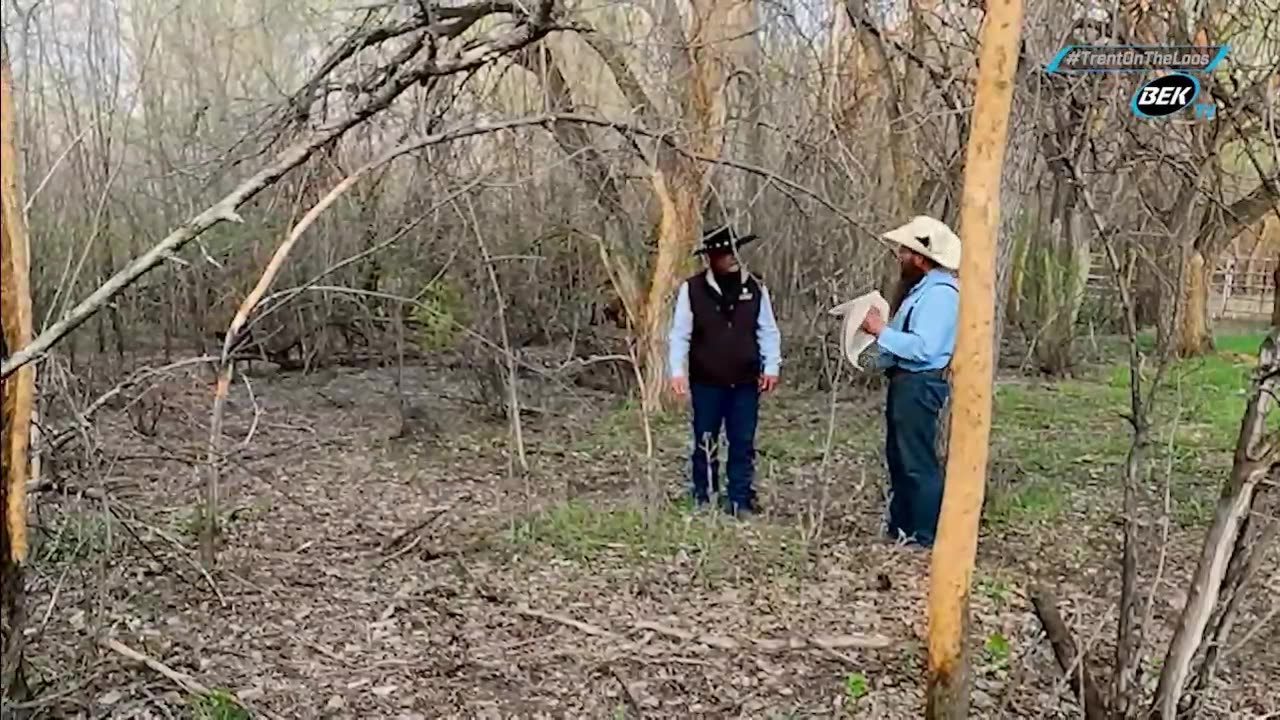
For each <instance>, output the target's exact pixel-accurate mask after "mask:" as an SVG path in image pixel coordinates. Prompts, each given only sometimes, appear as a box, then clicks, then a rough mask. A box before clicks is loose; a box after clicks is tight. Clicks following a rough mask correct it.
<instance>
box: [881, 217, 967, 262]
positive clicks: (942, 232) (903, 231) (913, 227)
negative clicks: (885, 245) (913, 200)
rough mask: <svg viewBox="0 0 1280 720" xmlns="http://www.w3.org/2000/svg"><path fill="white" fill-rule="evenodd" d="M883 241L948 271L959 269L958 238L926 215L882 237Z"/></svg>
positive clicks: (944, 226) (915, 218)
mask: <svg viewBox="0 0 1280 720" xmlns="http://www.w3.org/2000/svg"><path fill="white" fill-rule="evenodd" d="M881 237H883V238H884V239H885V240H888V241H889V242H892V243H897V244H898V245H901V246H902V247H905V248H907V249H908V250H913V251H915V252H917V253H920V254H921V255H923V256H925V257H927V258H929V259H930V260H932V261H934V262H936V263H938V264H939V265H941V266H942V267H944V268H946V269H948V270H959V269H960V238H958V237H956V234H955V233H953V232H951V228H949V227H947V226H946V225H945V224H943V223H942V222H940V221H938V220H934V219H933V218H931V217H928V216H926V215H917V216H915V217H913V218H911V222H909V223H907V224H906V225H903V226H902V227H898V228H894V229H893V230H890V231H889V232H887V233H885V234H884V235H882V236H881Z"/></svg>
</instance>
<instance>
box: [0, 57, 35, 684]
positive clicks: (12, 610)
mask: <svg viewBox="0 0 1280 720" xmlns="http://www.w3.org/2000/svg"><path fill="white" fill-rule="evenodd" d="M22 206H23V201H22V186H21V178H20V175H19V172H18V154H17V150H16V141H15V138H14V101H13V80H12V76H11V75H10V73H9V54H8V48H6V47H5V46H4V44H3V41H2V40H0V326H2V329H3V333H2V334H0V339H2V340H3V342H0V346H2V347H0V350H3V352H2V353H0V356H3V357H8V354H9V352H10V350H11V349H14V348H21V347H24V346H26V345H27V344H28V343H29V342H31V334H32V330H31V325H32V319H31V284H30V272H31V263H30V257H29V249H30V248H29V246H28V244H27V243H28V240H27V229H26V226H25V221H24V217H23V211H22ZM34 406H35V367H34V366H32V365H27V366H24V367H22V368H20V369H19V370H18V371H17V372H15V373H13V374H12V375H10V376H9V377H6V378H4V379H2V380H0V511H3V516H2V517H0V611H3V613H2V614H3V618H0V698H5V699H9V700H21V699H24V698H25V696H26V694H27V687H26V683H25V682H24V679H23V662H22V651H23V633H22V630H23V624H24V621H25V617H26V616H25V612H24V608H25V602H24V601H25V588H24V586H23V580H24V578H23V567H22V563H23V561H24V560H25V559H26V551H27V542H26V538H27V511H26V493H27V490H26V487H27V478H28V476H29V471H30V457H29V453H28V451H29V447H30V445H29V443H30V439H31V416H32V412H33V410H34Z"/></svg>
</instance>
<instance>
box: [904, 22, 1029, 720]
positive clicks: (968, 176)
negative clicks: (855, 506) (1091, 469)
mask: <svg viewBox="0 0 1280 720" xmlns="http://www.w3.org/2000/svg"><path fill="white" fill-rule="evenodd" d="M1021 31H1022V3H1021V1H1020V0H1003V1H999V0H998V1H995V2H990V3H988V4H987V16H986V19H985V22H984V23H983V26H982V31H981V35H980V38H979V49H978V81H977V94H976V97H975V102H974V108H973V122H972V125H971V130H970V135H969V142H968V147H967V150H966V157H965V171H964V195H963V200H962V204H961V216H960V233H961V237H962V238H963V247H964V254H963V256H962V261H961V266H960V277H961V278H963V280H962V282H961V285H960V315H959V326H958V334H957V338H956V352H955V362H954V364H953V372H954V382H953V384H952V387H953V388H954V395H953V398H952V411H951V412H952V422H951V439H950V447H949V450H950V453H949V456H948V458H947V472H946V477H947V482H946V488H945V491H944V496H943V501H942V515H941V517H940V518H939V522H938V533H937V540H936V544H935V547H934V550H933V562H932V568H931V578H930V587H929V666H928V693H927V696H926V700H927V708H926V714H927V717H929V718H931V720H941V719H942V718H964V717H966V716H967V715H968V709H969V682H968V680H969V672H968V658H967V642H966V639H967V635H968V616H969V612H968V604H969V602H968V601H969V584H970V580H971V576H972V573H973V562H974V557H975V555H976V553H977V547H978V520H979V515H980V513H981V511H982V500H983V493H984V485H985V483H986V472H987V458H988V455H989V450H990V448H989V447H988V442H989V435H990V431H991V388H992V378H993V370H994V361H993V355H994V352H993V348H992V344H991V343H992V338H993V336H994V332H993V328H992V325H993V320H994V315H995V307H994V300H995V287H994V286H995V282H996V267H995V263H996V244H997V234H998V232H999V228H1000V179H1001V175H1002V173H1003V169H1004V156H1005V146H1006V143H1007V135H1008V126H1009V111H1010V107H1011V106H1012V103H1013V76H1014V71H1015V70H1016V68H1017V63H1018V41H1019V36H1020V35H1021Z"/></svg>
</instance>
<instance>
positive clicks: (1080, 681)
mask: <svg viewBox="0 0 1280 720" xmlns="http://www.w3.org/2000/svg"><path fill="white" fill-rule="evenodd" d="M1029 595H1030V599H1031V606H1032V607H1033V608H1035V611H1036V617H1038V618H1040V624H1041V625H1042V626H1044V632H1045V634H1046V635H1048V636H1049V645H1050V646H1051V647H1052V648H1053V655H1054V657H1056V658H1057V659H1058V667H1060V668H1062V672H1063V673H1065V674H1066V676H1067V678H1068V679H1069V681H1070V682H1071V689H1072V690H1074V691H1075V693H1076V697H1079V698H1080V701H1081V703H1082V704H1083V705H1084V716H1085V718H1086V719H1087V720H1106V718H1107V717H1108V711H1107V703H1106V699H1105V697H1104V696H1103V694H1102V691H1101V690H1099V689H1098V684H1097V683H1096V682H1095V681H1094V679H1093V675H1092V674H1091V673H1090V672H1089V663H1088V657H1087V656H1086V655H1082V654H1081V653H1080V651H1079V650H1078V649H1077V647H1076V643H1075V640H1074V639H1073V638H1072V637H1071V629H1070V628H1068V627H1067V624H1066V623H1065V622H1063V620H1062V614H1061V613H1059V612H1058V601H1057V599H1056V598H1055V597H1054V596H1053V593H1051V592H1050V591H1049V590H1048V588H1045V587H1043V586H1040V585H1037V586H1035V587H1033V588H1031V592H1030V593H1029Z"/></svg>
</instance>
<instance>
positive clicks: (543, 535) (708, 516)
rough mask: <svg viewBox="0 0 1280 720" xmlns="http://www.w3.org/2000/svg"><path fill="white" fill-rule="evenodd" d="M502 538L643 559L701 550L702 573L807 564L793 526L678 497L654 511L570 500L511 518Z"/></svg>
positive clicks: (794, 568) (585, 554)
mask: <svg viewBox="0 0 1280 720" xmlns="http://www.w3.org/2000/svg"><path fill="white" fill-rule="evenodd" d="M508 539H509V540H510V542H511V543H512V544H513V545H514V546H516V547H523V548H542V549H545V550H549V551H551V552H552V553H553V554H555V555H558V556H560V557H563V558H566V559H569V560H574V561H579V562H591V561H608V560H615V561H622V562H626V563H631V564H635V563H643V562H647V561H661V560H666V559H670V558H672V557H674V556H676V555H677V554H678V553H681V552H684V553H687V554H689V555H691V556H692V555H698V556H701V557H702V558H703V560H704V562H703V566H704V570H705V572H706V573H707V574H709V575H714V574H716V573H717V572H719V571H728V570H729V569H731V568H733V567H738V568H743V567H752V568H773V569H777V570H779V571H781V572H783V573H784V574H787V575H793V574H797V573H800V572H802V571H803V569H804V568H805V567H806V566H807V562H808V552H807V547H806V545H805V543H804V540H803V538H802V537H801V535H800V533H799V531H798V530H797V529H794V528H786V527H782V526H776V525H771V524H769V523H767V522H765V521H764V520H762V519H759V518H753V519H751V520H749V521H746V522H742V521H739V520H736V519H733V518H730V517H728V516H725V515H722V514H720V513H718V512H716V511H713V510H710V509H697V510H694V509H690V508H688V507H687V505H685V504H683V503H679V504H672V505H669V506H667V507H664V508H661V509H659V510H656V511H653V512H648V513H646V512H644V510H643V509H641V508H638V507H631V506H617V507H594V506H592V505H589V504H587V503H585V502H580V501H569V502H566V503H561V504H558V505H555V506H553V507H550V508H548V509H546V510H543V511H541V512H538V513H535V514H533V515H531V516H529V517H526V518H524V519H522V520H520V521H518V522H517V523H516V524H515V525H514V526H513V528H512V530H511V532H510V533H509V536H508Z"/></svg>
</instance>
